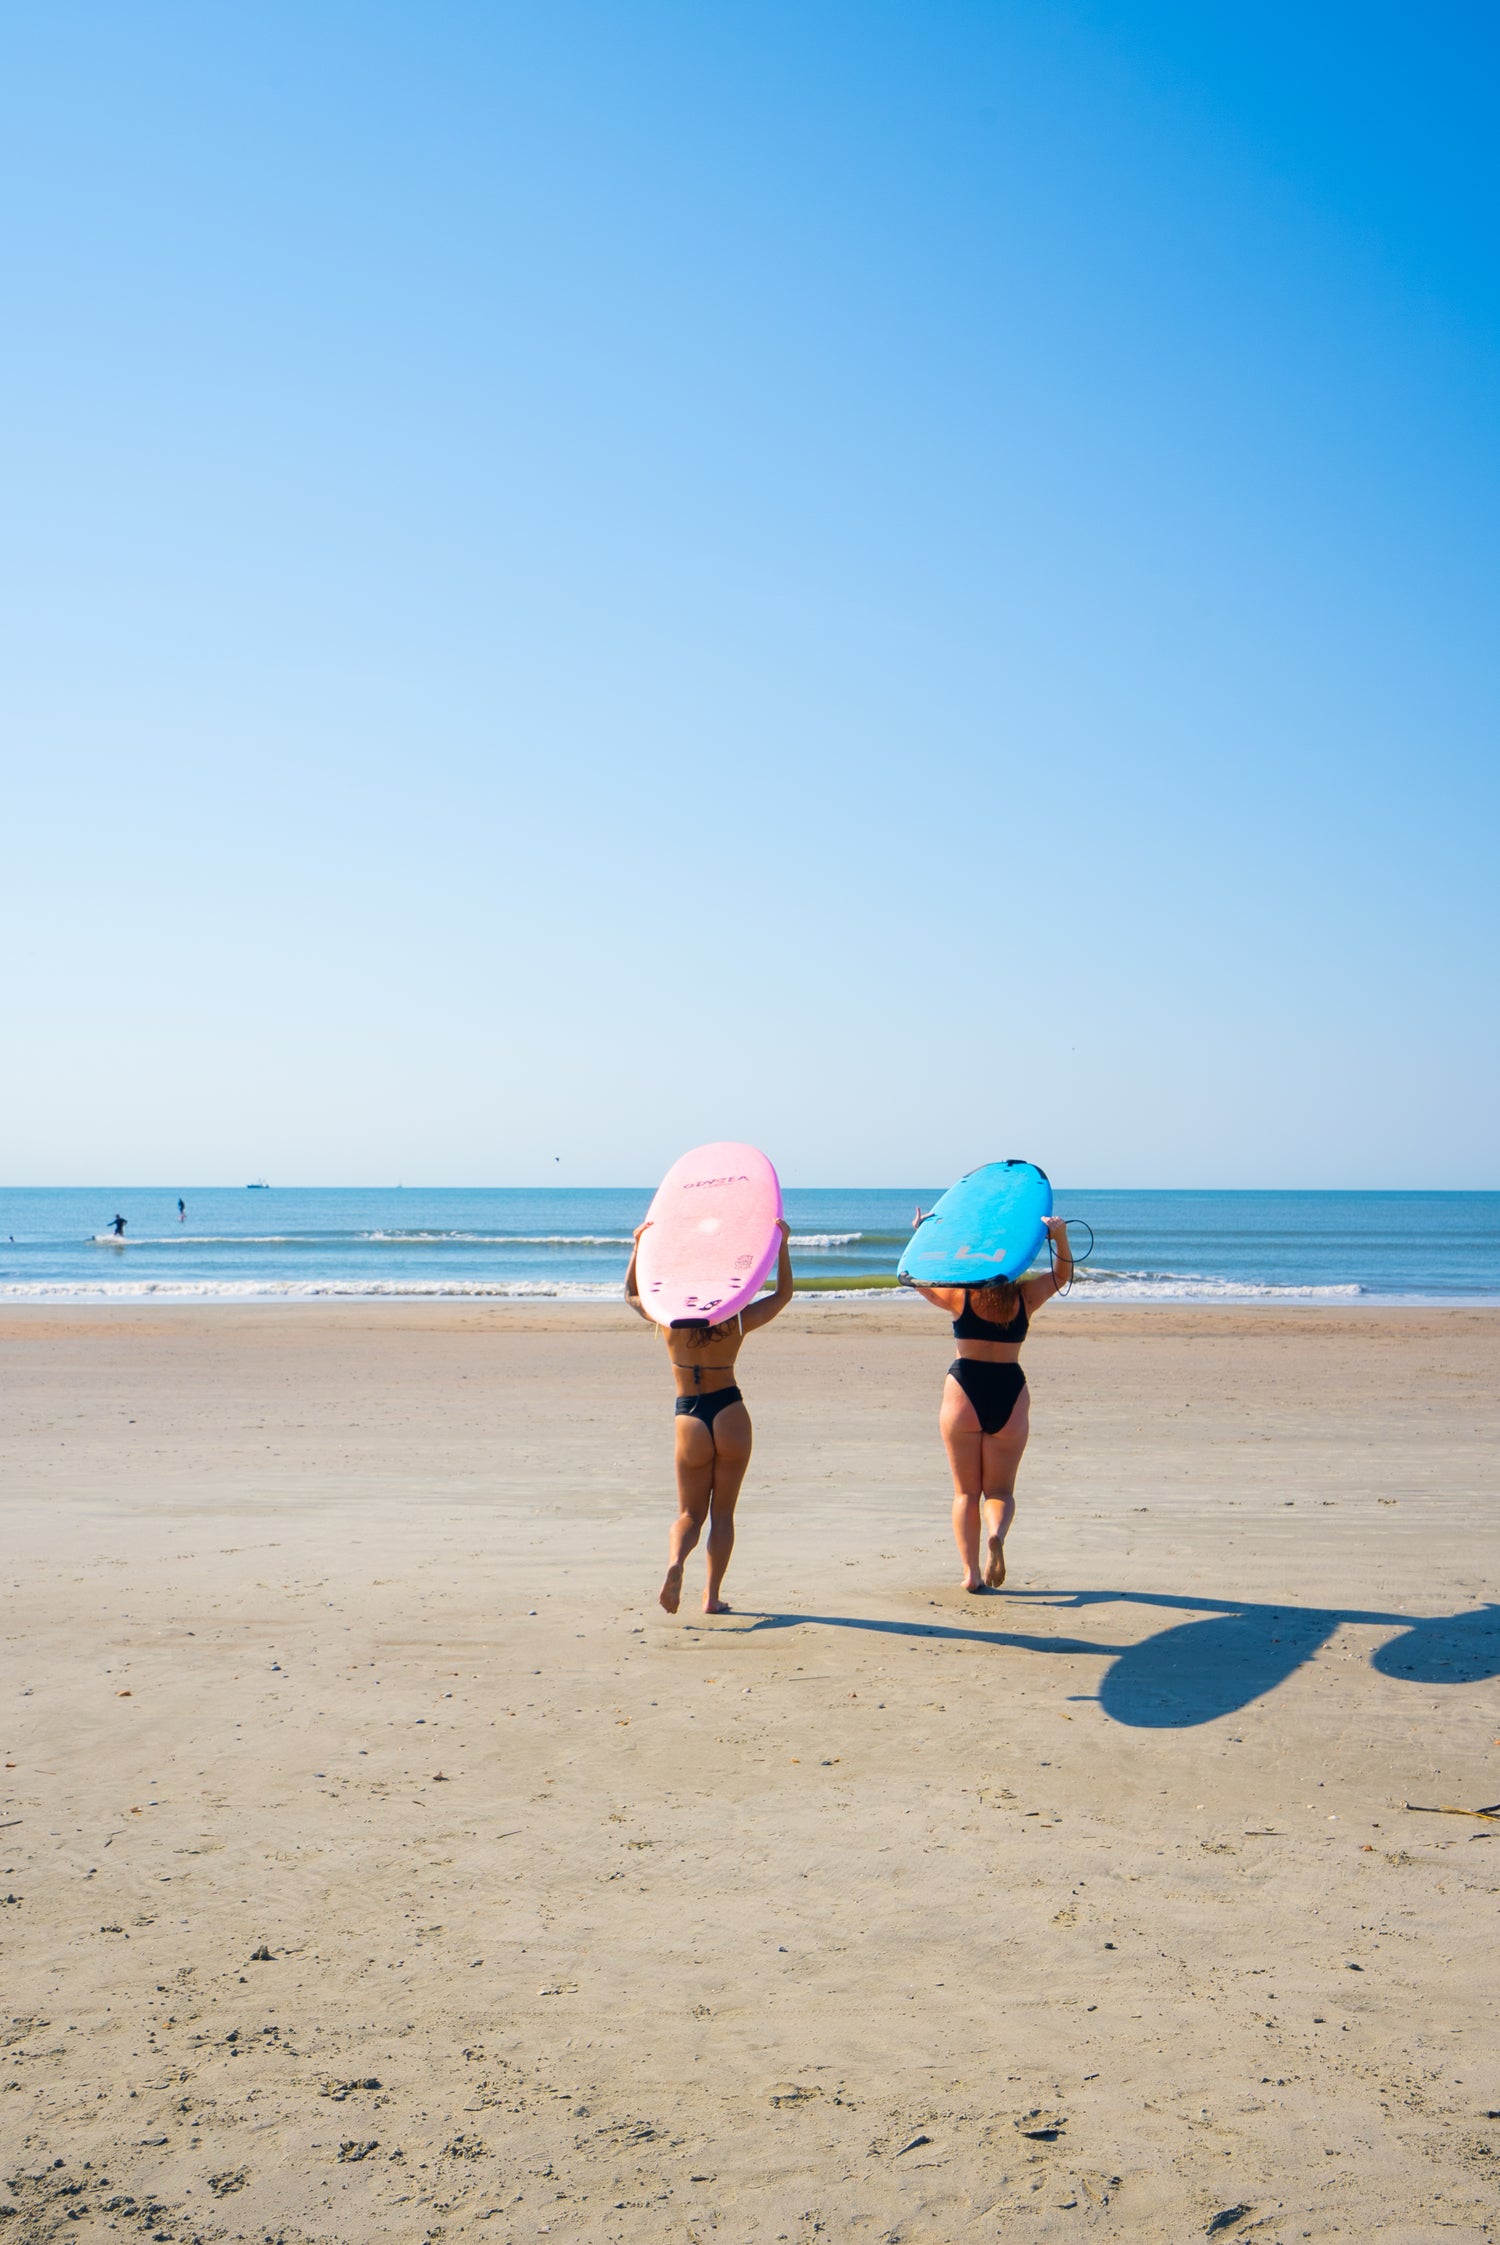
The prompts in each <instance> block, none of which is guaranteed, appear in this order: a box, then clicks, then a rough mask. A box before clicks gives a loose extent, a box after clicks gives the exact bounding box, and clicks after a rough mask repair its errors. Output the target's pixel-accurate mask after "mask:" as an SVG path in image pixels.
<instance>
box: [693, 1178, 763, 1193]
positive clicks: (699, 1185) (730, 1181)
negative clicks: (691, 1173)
mask: <svg viewBox="0 0 1500 2245" xmlns="http://www.w3.org/2000/svg"><path fill="white" fill-rule="evenodd" d="M749 1182H750V1180H749V1178H748V1177H691V1178H689V1179H688V1181H687V1183H686V1184H685V1185H684V1186H683V1188H682V1189H683V1191H684V1192H685V1193H701V1192H702V1190H703V1188H704V1186H705V1185H748V1184H749Z"/></svg>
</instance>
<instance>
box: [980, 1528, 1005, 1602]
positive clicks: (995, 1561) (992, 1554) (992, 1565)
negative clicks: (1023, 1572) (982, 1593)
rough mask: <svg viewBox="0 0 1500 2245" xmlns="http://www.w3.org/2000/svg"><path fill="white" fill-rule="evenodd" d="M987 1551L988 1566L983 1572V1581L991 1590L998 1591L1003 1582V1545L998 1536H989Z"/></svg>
mask: <svg viewBox="0 0 1500 2245" xmlns="http://www.w3.org/2000/svg"><path fill="white" fill-rule="evenodd" d="M988 1550H989V1565H988V1566H987V1567H986V1568H985V1570H984V1579H985V1581H986V1582H987V1583H988V1584H989V1586H990V1588H991V1590H998V1589H999V1588H1000V1585H1001V1584H1002V1583H1003V1582H1004V1580H1005V1544H1004V1542H1003V1541H1002V1539H1001V1538H1000V1537H999V1536H991V1537H990V1538H989V1540H988Z"/></svg>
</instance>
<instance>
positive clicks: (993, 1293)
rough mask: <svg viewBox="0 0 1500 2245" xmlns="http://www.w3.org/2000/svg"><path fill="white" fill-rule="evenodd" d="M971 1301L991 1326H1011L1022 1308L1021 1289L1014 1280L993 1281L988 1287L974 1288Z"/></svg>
mask: <svg viewBox="0 0 1500 2245" xmlns="http://www.w3.org/2000/svg"><path fill="white" fill-rule="evenodd" d="M969 1300H970V1302H971V1303H972V1305H973V1307H974V1308H975V1309H976V1310H977V1311H978V1313H979V1315H980V1316H981V1317H982V1318H987V1319H988V1321H989V1323H990V1324H991V1325H1009V1324H1010V1323H1011V1320H1012V1319H1013V1318H1014V1317H1015V1314H1016V1312H1017V1310H1018V1309H1019V1308H1020V1307H1021V1289H1020V1287H1019V1286H1017V1284H1016V1283H1015V1280H1014V1279H1009V1278H996V1279H991V1280H990V1282H989V1284H988V1285H987V1286H975V1287H972V1288H971V1289H970V1292H969Z"/></svg>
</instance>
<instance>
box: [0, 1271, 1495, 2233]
mask: <svg viewBox="0 0 1500 2245" xmlns="http://www.w3.org/2000/svg"><path fill="white" fill-rule="evenodd" d="M949 1353H950V1350H949V1345H948V1341H947V1336H946V1332H945V1329H944V1327H943V1325H942V1322H941V1321H940V1320H939V1319H937V1318H936V1317H934V1316H932V1315H931V1313H928V1312H926V1311H924V1310H922V1309H921V1308H919V1307H918V1306H917V1305H915V1304H911V1303H905V1302H902V1303H889V1302H862V1303H850V1304H846V1303H814V1304H809V1305H802V1304H799V1305H797V1306H795V1307H794V1308H793V1309H792V1310H791V1311H789V1312H788V1313H787V1315H786V1316H785V1318H784V1319H783V1320H782V1321H781V1322H780V1323H779V1324H778V1325H777V1326H776V1327H775V1328H774V1329H773V1330H772V1331H770V1332H768V1333H766V1334H763V1335H759V1336H756V1337H755V1338H753V1339H752V1340H751V1342H750V1343H748V1344H747V1347H746V1350H745V1355H744V1358H743V1360H742V1363H743V1383H744V1386H745V1389H746V1393H747V1397H748V1399H749V1401H750V1404H751V1408H752V1411H753V1413H754V1415H755V1419H756V1428H757V1455H756V1458H755V1462H754V1464H753V1465H752V1468H751V1475H750V1479H749V1482H748V1484H747V1490H746V1495H745V1497H744V1499H743V1501H742V1504H741V1512H740V1542H739V1548H738V1550H737V1553H736V1556H735V1561H734V1565H733V1567H732V1569H731V1571H730V1575H729V1580H728V1584H727V1590H728V1594H729V1596H730V1598H731V1599H732V1600H733V1602H734V1604H735V1606H736V1608H737V1609H738V1610H737V1611H736V1612H735V1613H734V1614H733V1615H731V1616H728V1617H725V1618H723V1619H718V1620H712V1621H709V1620H705V1618H704V1617H703V1616H702V1615H701V1613H700V1612H699V1611H698V1601H699V1599H700V1597H701V1587H702V1558H701V1553H700V1554H699V1555H698V1556H697V1557H696V1558H695V1559H694V1560H693V1561H692V1562H690V1565H689V1571H688V1592H687V1595H686V1596H685V1598H684V1603H683V1610H682V1613H681V1615H680V1616H679V1617H678V1618H677V1619H676V1620H675V1621H669V1620H667V1618H666V1617H665V1616H663V1615H662V1614H661V1613H660V1612H659V1611H658V1609H657V1608H656V1606H655V1603H654V1597H655V1591H656V1588H657V1586H658V1584H659V1581H660V1578H661V1571H662V1564H663V1558H664V1546H665V1538H666V1529H667V1524H668V1519H669V1514H670V1509H671V1507H670V1497H669V1491H670V1445H671V1416H670V1400H669V1384H668V1381H667V1379H666V1375H665V1372H664V1370H663V1367H662V1365H661V1363H660V1361H659V1352H658V1351H657V1350H656V1349H655V1348H654V1346H653V1343H652V1340H651V1337H650V1336H649V1334H647V1333H646V1331H645V1330H644V1328H641V1327H640V1326H638V1325H637V1324H636V1323H635V1322H634V1321H633V1320H632V1319H630V1318H629V1317H628V1315H627V1314H626V1313H625V1312H624V1311H623V1310H616V1309H614V1308H613V1307H610V1306H601V1307H597V1308H596V1307H594V1306H592V1305H589V1306H574V1305H561V1304H559V1305H531V1304H527V1305H513V1304H494V1305H489V1304H486V1305H484V1306H476V1305H472V1304H461V1303H450V1304H443V1303H434V1304H421V1305H417V1306H413V1305H407V1304H386V1303H377V1304H346V1305H339V1306H337V1307H333V1306H328V1307H324V1306H319V1305H297V1306H295V1307H285V1306H277V1307H265V1308H241V1307H235V1308H227V1307H226V1308H213V1307H204V1306H196V1305H195V1306H193V1307H192V1308H188V1309H154V1308H151V1307H149V1306H136V1305H132V1306H131V1307H130V1308H128V1309H100V1308H78V1309H67V1310H64V1309H58V1308H47V1309H31V1308H27V1309H17V1308H6V1309H4V1310H3V1311H0V1385H3V1397H4V1402H3V1411H0V1536H3V1543H0V1549H3V1553H4V1565H3V1568H0V1598H3V1616H0V1629H3V1636H0V1710H3V1712H0V1726H3V1738H0V1744H3V1748H4V1755H3V1759H4V1764H5V1768H4V1771H3V1789H0V1802H3V1804H4V1805H3V1807H0V2152H3V2159H0V2208H3V2209H5V2210H6V2215H7V2216H8V2218H5V2216H0V2238H4V2239H10V2240H15V2241H20V2240H25V2241H27V2245H30V2241H32V2240H42V2239H48V2240H50V2239H54V2238H62V2237H69V2238H73V2237H77V2236H79V2235H83V2236H89V2235H98V2236H100V2237H103V2236H105V2235H108V2234H113V2235H116V2236H121V2237H126V2238H128V2237H132V2236H137V2237H151V2238H162V2237H165V2238H169V2239H179V2240H190V2239H203V2240H209V2239H219V2238H227V2239H246V2240H252V2239H253V2240H256V2241H257V2245H260V2241H263V2240H265V2239H273V2240H277V2241H280V2245H304V2241H311V2240H319V2241H329V2245H332V2241H335V2240H337V2241H341V2245H342V2241H347V2240H365V2239H370V2240H377V2239H378V2240H391V2241H393V2245H394V2241H401V2245H408V2241H412V2240H437V2239H440V2238H441V2239H444V2240H449V2239H460V2238H462V2239H484V2240H489V2241H493V2245H504V2241H505V2240H508V2239H514V2240H517V2241H520V2240H531V2239H534V2238H540V2237H544V2236H550V2237H552V2238H564V2237H565V2238H567V2239H569V2240H574V2239H578V2240H585V2241H594V2240H598V2241H601V2245H602V2241H603V2240H607V2239H608V2240H615V2239H618V2240H622V2241H627V2245H645V2241H648V2240H649V2241H653V2245H654V2241H655V2240H658V2239H661V2240H673V2241H684V2245H685V2241H688V2240H695V2239H696V2240H699V2241H706V2240H708V2239H710V2238H715V2237H717V2238H719V2239H722V2240H725V2241H726V2245H730V2241H732V2245H740V2241H756V2245H758V2241H760V2240H766V2241H767V2245H779V2241H782V2240H785V2241H786V2245H812V2241H813V2240H814V2239H822V2240H826V2241H834V2240H837V2241H839V2245H843V2241H844V2240H849V2239H869V2240H871V2241H872V2245H873V2241H876V2240H884V2241H886V2245H894V2241H896V2240H907V2239H910V2240H932V2241H934V2245H957V2241H959V2240H967V2239H970V2238H973V2239H987V2238H990V2239H994V2238H998V2239H1005V2240H1007V2241H1008V2240H1011V2239H1014V2238H1026V2239H1030V2238H1037V2239H1049V2240H1050V2239H1053V2238H1064V2237H1074V2236H1078V2235H1080V2234H1082V2233H1084V2232H1090V2233H1093V2232H1098V2233H1101V2234H1104V2235H1111V2234H1113V2235H1118V2236H1120V2237H1122V2238H1129V2239H1132V2240H1135V2239H1143V2240H1156V2239H1160V2240H1163V2241H1166V2240H1172V2241H1179V2240H1184V2239H1190V2238H1193V2237H1198V2236H1203V2235H1206V2234H1207V2235H1213V2236H1215V2237H1224V2238H1240V2237H1251V2236H1253V2237H1255V2238H1256V2239H1257V2240H1260V2241H1262V2245H1264V2241H1269V2240H1278V2241H1281V2240H1284V2241H1287V2245H1294V2241H1300V2240H1303V2239H1307V2238H1313V2239H1318V2240H1322V2239H1326V2238H1330V2237H1334V2236H1339V2235H1348V2236H1351V2237H1353V2236H1358V2237H1359V2238H1361V2239H1370V2238H1375V2239H1381V2240H1387V2241H1403V2245H1405V2241H1414V2240H1419V2239H1421V2240H1426V2239H1438V2238H1442V2239H1444V2240H1446V2241H1450V2245H1468V2241H1471V2240H1473V2241H1477V2240H1479V2239H1481V2238H1488V2237H1492V2236H1493V2235H1494V2234H1495V2231H1496V2226H1497V2220H1500V2054H1497V2045H1496V2036H1495V2030H1494V2019H1495V1999H1496V1979H1497V1973H1496V1963H1495V1958H1496V1948H1497V1944H1496V1939H1495V1927H1496V1903H1495V1897H1496V1894H1497V1892H1500V1822H1497V1823H1493V1824H1487V1823H1485V1822H1483V1821H1481V1820H1478V1819H1474V1818H1467V1817H1459V1816H1444V1815H1426V1814H1419V1813H1415V1812H1413V1811H1412V1810H1409V1809H1407V1808H1406V1807H1404V1806H1403V1805H1402V1804H1403V1803H1406V1802H1414V1803H1422V1804H1430V1805H1432V1806H1440V1805H1441V1804H1444V1803H1450V1804H1455V1805H1458V1806H1461V1807H1468V1808H1474V1807H1479V1806H1483V1805H1486V1804H1489V1803H1491V1802H1500V1743H1497V1740H1500V1698H1497V1693H1496V1687H1495V1681H1494V1679H1495V1676H1496V1673H1497V1671H1500V1606H1497V1605H1496V1604H1495V1603H1494V1602H1493V1601H1494V1600H1495V1599H1496V1596H1497V1594H1496V1591H1495V1588H1494V1585H1495V1581H1496V1572H1497V1570H1496V1559H1497V1556H1500V1554H1497V1542H1500V1536H1497V1528H1496V1519H1497V1513H1496V1502H1495V1499H1496V1488H1497V1480H1500V1468H1497V1464H1496V1460H1497V1457H1500V1446H1497V1436H1500V1313H1490V1312H1485V1311H1474V1310H1461V1309H1453V1310H1446V1311H1433V1312H1426V1311H1424V1312H1412V1311H1399V1310H1385V1311H1382V1310H1376V1309H1362V1308H1361V1309H1350V1310H1347V1311H1346V1310H1343V1309H1340V1310H1337V1311H1334V1310H1328V1309H1309V1310H1307V1311H1294V1312H1289V1311H1271V1310H1257V1311H1229V1310H1223V1309H1215V1310H1170V1311H1169V1310H1164V1309H1151V1310H1131V1309H1123V1308H1122V1309H1103V1308H1095V1307H1089V1306H1085V1305H1082V1304H1077V1303H1065V1304H1060V1305H1057V1306H1055V1307H1054V1308H1052V1309H1049V1310H1048V1311H1047V1312H1046V1313H1045V1315H1044V1316H1043V1318H1042V1319H1041V1320H1039V1322H1038V1326H1037V1329H1036V1331H1035V1333H1034V1335H1033V1337H1032V1340H1031V1341H1030V1343H1029V1344H1028V1348H1027V1366H1028V1372H1029V1375H1030V1380H1031V1385H1032V1413H1033V1421H1032V1423H1033V1438H1032V1445H1031V1450H1030V1452H1029V1455H1028V1459H1027V1463H1026V1467H1025V1470H1024V1472H1023V1477H1022V1482H1021V1491H1020V1493H1021V1505H1020V1510H1019V1514H1018V1518H1017V1523H1016V1528H1015V1531H1014V1533H1013V1536H1012V1540H1011V1545H1010V1563H1011V1576H1010V1583H1009V1585H1008V1586H1007V1589H1006V1591H1005V1592H1004V1593H1003V1594H1001V1595H1000V1596H998V1597H989V1598H984V1599H974V1598H966V1597H965V1596H964V1595H963V1594H962V1593H961V1591H959V1589H958V1588H957V1587H956V1585H957V1562H956V1558H955V1555H954V1552H953V1548H952V1543H951V1537H950V1531H949V1526H948V1502H949V1497H948V1489H947V1485H946V1477H945V1473H944V1468H943V1461H942V1456H941V1451H940V1449H939V1446H938V1442H937V1436H936V1427H935V1420H936V1407H937V1396H938V1389H939V1384H940V1381H941V1377H942V1371H943V1367H944V1365H945V1363H946V1361H947V1358H948V1355H949ZM13 2209H14V2210H15V2211H12V2210H13Z"/></svg>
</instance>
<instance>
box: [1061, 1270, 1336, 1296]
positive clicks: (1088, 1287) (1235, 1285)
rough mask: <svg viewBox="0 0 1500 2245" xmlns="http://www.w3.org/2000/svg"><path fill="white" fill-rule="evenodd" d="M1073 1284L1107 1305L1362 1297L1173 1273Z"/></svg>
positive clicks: (1119, 1274) (1103, 1276)
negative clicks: (1114, 1303) (1109, 1303)
mask: <svg viewBox="0 0 1500 2245" xmlns="http://www.w3.org/2000/svg"><path fill="white" fill-rule="evenodd" d="M1073 1283H1074V1286H1075V1288H1076V1289H1077V1291H1078V1292H1079V1293H1080V1294H1086V1295H1087V1296H1088V1297H1089V1299H1090V1300H1091V1301H1107V1302H1265V1301H1278V1302H1333V1301H1345V1302H1347V1301H1352V1300H1354V1299H1355V1298H1356V1297H1357V1296H1359V1295H1362V1294H1363V1293H1364V1288H1363V1287H1362V1286H1271V1285H1261V1284H1258V1283H1257V1282H1256V1281H1255V1280H1254V1279H1248V1278H1204V1277H1201V1276H1199V1275H1198V1274H1196V1273H1192V1272H1175V1271H1089V1270H1081V1271H1078V1272H1076V1273H1075V1275H1074V1281H1073Z"/></svg>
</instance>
